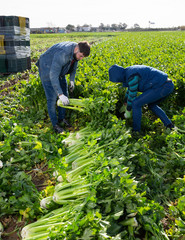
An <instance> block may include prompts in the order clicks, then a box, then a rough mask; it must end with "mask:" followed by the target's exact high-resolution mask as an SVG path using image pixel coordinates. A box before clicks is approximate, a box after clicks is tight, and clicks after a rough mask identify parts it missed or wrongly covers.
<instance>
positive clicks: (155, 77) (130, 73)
mask: <svg viewBox="0 0 185 240" xmlns="http://www.w3.org/2000/svg"><path fill="white" fill-rule="evenodd" d="M109 80H110V81H111V82H122V83H123V87H127V88H128V89H127V92H126V96H125V102H126V103H127V110H128V111H130V110H131V109H132V117H133V130H134V131H140V130H141V117H142V106H144V105H145V104H147V105H148V107H149V109H150V110H151V111H152V112H153V113H154V114H156V115H157V116H158V117H159V118H160V119H161V121H162V122H163V123H164V125H165V126H167V125H169V124H171V120H170V119H169V118H168V117H167V115H166V114H165V112H164V111H163V110H162V109H161V108H160V107H159V106H158V104H159V102H161V101H162V100H164V99H165V98H166V97H167V96H168V95H169V94H170V93H172V92H173V90H174V84H173V82H172V81H171V80H169V79H168V75H167V74H166V73H164V72H162V71H160V70H157V69H155V68H152V67H149V66H145V65H134V66H131V67H127V68H123V67H121V66H118V65H113V66H111V67H110V69H109ZM137 92H142V94H141V95H139V96H137Z"/></svg>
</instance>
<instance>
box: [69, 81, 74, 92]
mask: <svg viewBox="0 0 185 240" xmlns="http://www.w3.org/2000/svg"><path fill="white" fill-rule="evenodd" d="M74 88H75V83H74V81H70V86H69V90H70V92H73V91H74Z"/></svg>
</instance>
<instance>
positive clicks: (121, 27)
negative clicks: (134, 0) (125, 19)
mask: <svg viewBox="0 0 185 240" xmlns="http://www.w3.org/2000/svg"><path fill="white" fill-rule="evenodd" d="M118 27H119V29H120V30H124V29H125V28H127V24H126V23H119V25H118Z"/></svg>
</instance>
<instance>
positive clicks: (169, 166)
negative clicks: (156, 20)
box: [0, 31, 185, 240]
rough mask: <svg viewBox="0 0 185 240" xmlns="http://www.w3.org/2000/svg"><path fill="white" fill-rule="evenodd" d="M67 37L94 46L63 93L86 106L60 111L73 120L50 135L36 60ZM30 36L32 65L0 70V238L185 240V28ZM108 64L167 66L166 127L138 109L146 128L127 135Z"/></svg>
mask: <svg viewBox="0 0 185 240" xmlns="http://www.w3.org/2000/svg"><path fill="white" fill-rule="evenodd" d="M68 40H69V41H76V42H78V41H82V40H87V41H89V42H90V43H91V45H92V48H91V54H90V56H89V57H88V58H85V59H83V60H82V61H80V62H79V65H78V66H79V67H78V70H77V74H76V80H75V84H76V85H75V91H74V92H73V94H71V93H70V98H76V99H82V102H83V103H84V106H85V107H84V111H82V112H81V111H76V110H67V119H69V120H70V122H71V123H72V126H73V127H72V128H70V129H66V131H65V132H64V134H61V135H57V134H56V133H54V132H53V130H52V126H51V124H50V121H49V118H48V114H47V107H46V99H45V95H44V91H43V88H42V85H41V81H40V78H39V75H38V69H37V67H36V66H35V62H36V61H37V60H38V58H39V56H40V55H41V54H42V53H43V52H44V51H46V49H47V48H48V47H50V46H52V45H53V44H55V43H57V42H60V41H68ZM30 43H31V61H32V68H31V70H29V71H25V72H23V73H17V74H11V75H9V76H0V92H1V97H0V100H1V101H0V118H1V125H0V236H1V238H2V239H3V240H10V239H14V240H16V239H26V240H29V239H30V240H31V239H38V240H41V239H51V240H54V239H56V240H60V239H67V240H74V239H84V240H90V239H98V240H99V239H100V240H101V239H102V240H103V239H115V240H118V239H124V240H127V239H128V240H139V239H141V240H168V239H169V240H175V239H177V240H185V148H184V145H185V105H184V103H185V58H184V56H185V32H184V31H176V32H124V33H116V32H114V33H78V34H75V33H73V34H48V35H31V42H30ZM113 64H118V65H121V66H123V67H127V66H131V65H134V64H144V65H149V66H152V67H155V68H158V69H160V70H162V71H164V72H166V73H168V75H169V78H171V79H172V80H173V82H174V84H175V90H174V92H173V94H171V96H170V97H168V98H167V99H166V100H165V101H164V102H162V103H161V106H162V108H163V109H164V110H165V112H166V113H167V115H168V116H169V117H170V118H171V119H172V121H173V123H174V124H175V128H174V129H173V130H169V129H165V127H164V126H163V124H162V123H161V121H160V120H159V119H157V118H156V117H155V116H154V115H153V114H152V113H151V112H150V111H149V110H148V109H147V107H144V108H143V118H142V129H143V131H142V133H141V135H140V136H138V137H137V138H134V137H133V136H132V134H131V133H132V132H131V127H132V121H131V120H126V119H124V116H123V113H121V111H120V109H121V107H122V105H123V99H124V94H125V92H126V90H125V89H123V88H122V86H121V85H120V84H119V83H118V84H113V83H111V82H109V79H108V69H109V67H110V66H111V65H113ZM83 99H84V100H83ZM1 228H2V230H1Z"/></svg>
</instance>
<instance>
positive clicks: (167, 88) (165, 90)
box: [132, 81, 174, 132]
mask: <svg viewBox="0 0 185 240" xmlns="http://www.w3.org/2000/svg"><path fill="white" fill-rule="evenodd" d="M173 90H174V84H173V82H172V81H167V82H166V83H165V84H164V85H163V86H161V87H160V88H151V89H148V90H147V91H145V92H143V93H142V94H141V95H140V96H138V97H136V98H135V99H134V101H133V102H132V117H133V130H134V131H139V132H140V131H141V117H142V106H144V105H145V104H147V105H148V108H149V109H150V110H151V111H152V112H153V113H154V114H155V115H157V116H158V117H159V118H160V119H161V121H162V122H163V123H164V125H165V126H167V125H168V124H170V123H171V121H170V119H169V118H168V117H167V115H166V113H165V112H164V111H163V110H162V109H161V108H160V107H159V106H158V104H159V102H161V101H162V100H164V99H165V98H166V97H167V96H168V95H170V93H172V92H173Z"/></svg>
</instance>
